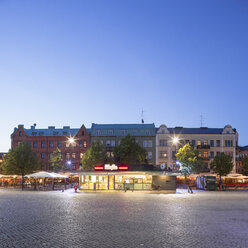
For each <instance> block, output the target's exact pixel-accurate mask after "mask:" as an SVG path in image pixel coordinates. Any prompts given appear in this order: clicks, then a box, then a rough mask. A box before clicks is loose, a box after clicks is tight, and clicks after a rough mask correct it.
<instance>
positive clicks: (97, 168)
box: [94, 166, 104, 171]
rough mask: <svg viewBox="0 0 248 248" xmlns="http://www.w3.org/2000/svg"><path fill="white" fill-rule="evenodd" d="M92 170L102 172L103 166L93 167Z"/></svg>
mask: <svg viewBox="0 0 248 248" xmlns="http://www.w3.org/2000/svg"><path fill="white" fill-rule="evenodd" d="M94 170H95V171H102V170H104V166H95V167H94Z"/></svg>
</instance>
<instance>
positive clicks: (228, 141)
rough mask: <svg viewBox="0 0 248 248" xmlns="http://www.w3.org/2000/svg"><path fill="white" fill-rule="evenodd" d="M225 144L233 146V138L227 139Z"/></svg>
mask: <svg viewBox="0 0 248 248" xmlns="http://www.w3.org/2000/svg"><path fill="white" fill-rule="evenodd" d="M225 146H226V147H231V146H233V141H232V140H225Z"/></svg>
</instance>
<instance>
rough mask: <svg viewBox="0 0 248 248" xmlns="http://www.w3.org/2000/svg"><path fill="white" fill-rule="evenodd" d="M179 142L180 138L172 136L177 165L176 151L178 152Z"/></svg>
mask: <svg viewBox="0 0 248 248" xmlns="http://www.w3.org/2000/svg"><path fill="white" fill-rule="evenodd" d="M178 143H179V138H178V137H177V136H174V137H173V138H172V144H173V145H174V146H175V165H176V153H177V144H178Z"/></svg>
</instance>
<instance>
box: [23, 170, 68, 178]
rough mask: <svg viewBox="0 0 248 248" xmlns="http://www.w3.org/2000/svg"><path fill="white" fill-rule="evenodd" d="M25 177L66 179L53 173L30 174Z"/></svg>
mask: <svg viewBox="0 0 248 248" xmlns="http://www.w3.org/2000/svg"><path fill="white" fill-rule="evenodd" d="M25 177H36V178H68V176H64V175H61V174H58V173H54V172H47V171H40V172H36V173H32V174H28V175H26V176H25Z"/></svg>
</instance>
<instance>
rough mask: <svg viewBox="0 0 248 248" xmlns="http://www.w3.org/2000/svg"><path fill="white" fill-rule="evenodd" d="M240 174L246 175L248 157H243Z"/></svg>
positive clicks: (247, 172) (247, 171) (247, 173)
mask: <svg viewBox="0 0 248 248" xmlns="http://www.w3.org/2000/svg"><path fill="white" fill-rule="evenodd" d="M242 174H243V175H246V176H247V175H248V156H245V157H244V158H243V159H242Z"/></svg>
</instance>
